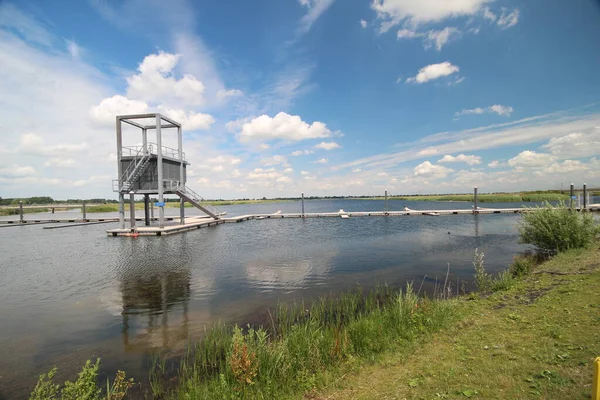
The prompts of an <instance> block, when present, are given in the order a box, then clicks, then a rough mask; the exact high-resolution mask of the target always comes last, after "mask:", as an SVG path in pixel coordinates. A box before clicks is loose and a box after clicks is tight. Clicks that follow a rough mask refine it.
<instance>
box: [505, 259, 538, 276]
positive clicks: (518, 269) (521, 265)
mask: <svg viewBox="0 0 600 400" xmlns="http://www.w3.org/2000/svg"><path fill="white" fill-rule="evenodd" d="M534 267H535V259H534V257H532V256H530V255H521V256H517V257H515V258H514V260H513V262H512V264H510V267H508V272H509V273H510V275H511V276H512V277H513V278H520V277H522V276H525V275H529V273H530V272H531V271H532V270H533V268H534Z"/></svg>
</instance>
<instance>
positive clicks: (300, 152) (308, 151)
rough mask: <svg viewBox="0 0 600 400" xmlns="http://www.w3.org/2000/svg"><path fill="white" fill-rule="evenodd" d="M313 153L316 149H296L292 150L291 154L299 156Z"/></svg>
mask: <svg viewBox="0 0 600 400" xmlns="http://www.w3.org/2000/svg"><path fill="white" fill-rule="evenodd" d="M312 153H314V151H312V150H296V151H292V153H291V154H290V155H291V156H294V157H298V156H307V155H309V154H312Z"/></svg>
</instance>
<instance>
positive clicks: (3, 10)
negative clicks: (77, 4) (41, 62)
mask: <svg viewBox="0 0 600 400" xmlns="http://www.w3.org/2000/svg"><path fill="white" fill-rule="evenodd" d="M0 28H5V29H8V30H11V31H14V32H16V33H17V34H18V35H19V37H22V38H25V39H27V40H30V41H32V42H35V43H37V44H41V45H43V46H51V45H52V44H53V42H54V41H55V38H54V37H53V36H52V35H51V34H50V33H49V32H48V30H47V27H46V26H45V24H41V23H40V22H38V21H36V20H34V19H33V18H31V17H30V16H28V15H27V14H25V13H23V12H21V10H20V9H19V8H17V7H16V6H14V5H13V4H11V3H9V2H1V3H0Z"/></svg>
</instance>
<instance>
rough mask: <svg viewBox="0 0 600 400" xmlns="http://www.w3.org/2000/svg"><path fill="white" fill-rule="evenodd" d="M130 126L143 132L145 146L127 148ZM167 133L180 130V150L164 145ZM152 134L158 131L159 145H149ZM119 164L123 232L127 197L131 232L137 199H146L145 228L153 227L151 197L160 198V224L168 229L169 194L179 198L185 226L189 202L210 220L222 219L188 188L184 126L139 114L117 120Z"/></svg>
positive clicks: (115, 185)
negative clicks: (126, 134) (125, 126)
mask: <svg viewBox="0 0 600 400" xmlns="http://www.w3.org/2000/svg"><path fill="white" fill-rule="evenodd" d="M124 123H125V124H128V125H131V126H134V127H136V128H139V129H140V132H141V134H142V145H141V146H134V147H125V146H123V135H122V128H123V124H124ZM163 129H170V130H174V129H177V148H176V149H173V148H169V147H166V146H163V145H162V133H163ZM148 130H155V131H156V143H150V142H148ZM117 164H118V177H119V179H116V180H114V181H113V191H115V192H118V193H119V222H120V228H121V229H125V195H127V194H128V195H129V196H130V201H131V206H130V207H131V210H130V212H131V214H130V215H131V216H130V224H131V228H132V229H133V228H135V207H134V199H135V196H136V195H143V196H144V216H145V225H146V226H148V225H150V213H149V211H150V196H151V195H158V202H156V206H158V209H159V214H158V224H159V228H164V224H165V210H164V206H165V199H164V196H165V195H167V194H175V195H177V196H179V198H180V201H179V203H180V204H179V210H180V211H179V213H180V218H181V224H184V221H185V208H184V203H185V202H186V201H188V202H190V203H191V204H193V205H194V206H195V207H197V208H199V209H200V210H202V211H203V212H204V213H206V214H207V215H208V216H210V217H212V218H214V219H219V212H218V211H217V209H216V208H214V207H212V206H211V205H209V204H207V203H206V202H205V201H204V199H203V198H202V197H200V195H198V194H197V193H195V192H194V191H193V190H191V189H190V188H188V187H187V186H186V169H187V166H188V165H189V163H188V162H187V161H186V160H185V153H184V152H183V137H182V130H181V124H180V123H178V122H175V121H174V120H172V119H170V118H167V117H165V116H164V115H161V114H138V115H120V116H117Z"/></svg>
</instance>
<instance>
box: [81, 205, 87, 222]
mask: <svg viewBox="0 0 600 400" xmlns="http://www.w3.org/2000/svg"><path fill="white" fill-rule="evenodd" d="M81 211H82V212H83V220H84V221H87V214H86V212H85V200H84V201H83V204H82V206H81Z"/></svg>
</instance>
